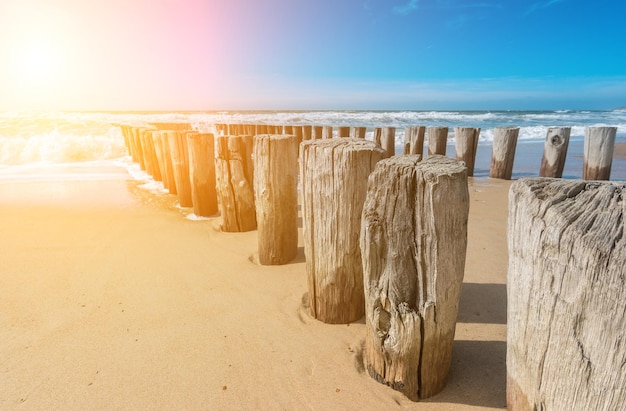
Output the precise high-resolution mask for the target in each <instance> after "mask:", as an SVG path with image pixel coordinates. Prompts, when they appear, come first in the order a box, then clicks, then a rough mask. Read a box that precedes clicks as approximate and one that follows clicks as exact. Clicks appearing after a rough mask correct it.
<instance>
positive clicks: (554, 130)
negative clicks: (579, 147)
mask: <svg viewBox="0 0 626 411" xmlns="http://www.w3.org/2000/svg"><path fill="white" fill-rule="evenodd" d="M570 131H571V128H570V127H550V128H549V129H548V133H547V134H546V142H545V144H544V146H543V157H542V158H541V168H540V169H539V177H555V178H561V177H563V168H564V167H565V158H566V157H567V147H568V146H569V135H570Z"/></svg>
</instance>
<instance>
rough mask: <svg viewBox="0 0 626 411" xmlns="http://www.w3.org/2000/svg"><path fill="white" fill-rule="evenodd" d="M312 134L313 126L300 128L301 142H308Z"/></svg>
mask: <svg viewBox="0 0 626 411" xmlns="http://www.w3.org/2000/svg"><path fill="white" fill-rule="evenodd" d="M312 134H313V126H302V140H310V139H311V138H312Z"/></svg>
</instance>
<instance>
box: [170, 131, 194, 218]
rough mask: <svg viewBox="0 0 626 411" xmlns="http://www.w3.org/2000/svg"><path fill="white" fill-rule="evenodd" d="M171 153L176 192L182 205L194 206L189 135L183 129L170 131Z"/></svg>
mask: <svg viewBox="0 0 626 411" xmlns="http://www.w3.org/2000/svg"><path fill="white" fill-rule="evenodd" d="M168 142H169V145H170V154H171V156H172V166H173V169H174V180H175V181H176V193H177V194H178V202H179V203H180V206H181V207H191V206H193V199H192V197H191V179H190V178H189V150H188V147H187V137H186V136H185V132H183V131H172V132H168Z"/></svg>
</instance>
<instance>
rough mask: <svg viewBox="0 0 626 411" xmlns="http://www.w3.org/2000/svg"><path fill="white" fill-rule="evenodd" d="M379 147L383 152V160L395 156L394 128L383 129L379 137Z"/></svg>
mask: <svg viewBox="0 0 626 411" xmlns="http://www.w3.org/2000/svg"><path fill="white" fill-rule="evenodd" d="M380 147H381V148H382V149H383V150H384V151H385V153H384V154H383V157H384V158H389V157H392V156H395V155H396V128H395V127H383V128H382V130H381V136H380Z"/></svg>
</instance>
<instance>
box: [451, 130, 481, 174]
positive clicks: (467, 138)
mask: <svg viewBox="0 0 626 411" xmlns="http://www.w3.org/2000/svg"><path fill="white" fill-rule="evenodd" d="M479 136H480V128H474V127H454V140H455V148H456V161H462V162H464V163H465V166H466V167H467V176H468V177H473V176H474V164H475V163H476V149H477V148H478V137H479Z"/></svg>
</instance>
